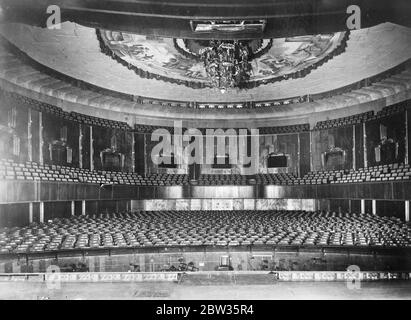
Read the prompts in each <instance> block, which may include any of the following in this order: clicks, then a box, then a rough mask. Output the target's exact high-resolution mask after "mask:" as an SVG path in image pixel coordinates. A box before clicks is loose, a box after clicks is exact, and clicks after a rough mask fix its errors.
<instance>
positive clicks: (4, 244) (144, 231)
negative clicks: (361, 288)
mask: <svg viewBox="0 0 411 320" xmlns="http://www.w3.org/2000/svg"><path fill="white" fill-rule="evenodd" d="M410 235H411V227H410V226H409V225H407V224H405V223H402V222H401V221H400V220H399V219H396V218H392V217H391V218H388V217H378V216H374V215H368V214H349V213H334V212H305V211H260V212H256V211H179V212H178V211H155V212H154V211H153V212H148V211H147V212H146V211H141V212H124V213H115V214H107V213H106V214H99V215H97V216H75V217H72V218H70V219H54V220H53V221H52V222H48V223H44V224H37V223H33V224H30V225H29V226H26V227H22V228H11V229H8V228H5V229H2V230H0V252H1V253H5V254H7V253H38V252H45V251H46V252H47V251H57V250H74V249H93V248H100V249H101V248H102V249H104V248H133V247H134V248H139V247H167V246H176V247H178V246H181V247H184V246H203V245H204V246H240V245H242V246H250V245H253V246H257V245H272V246H284V245H293V246H386V247H409V246H411V237H410Z"/></svg>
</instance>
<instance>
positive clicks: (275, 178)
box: [0, 159, 411, 186]
mask: <svg viewBox="0 0 411 320" xmlns="http://www.w3.org/2000/svg"><path fill="white" fill-rule="evenodd" d="M0 180H28V181H57V182H76V183H96V184H120V185H136V186H174V185H189V184H190V178H189V176H188V175H187V174H166V173H164V174H150V175H148V176H142V175H139V174H137V173H132V172H117V171H91V170H89V169H80V168H76V167H67V166H59V165H48V164H43V165H42V164H38V163H35V162H26V163H17V162H14V161H12V160H7V159H0ZM402 180H411V167H410V165H405V164H398V163H394V164H390V165H380V166H374V167H368V168H360V169H358V170H354V169H350V170H334V171H312V172H309V173H307V174H306V175H305V176H303V177H301V178H299V177H297V175H296V174H294V173H271V174H263V173H259V174H256V175H252V176H244V175H241V174H201V175H200V176H199V178H198V180H197V184H198V185H203V186H214V185H250V184H259V185H307V184H308V185H315V184H337V183H364V182H384V181H402Z"/></svg>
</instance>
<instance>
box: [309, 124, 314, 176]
mask: <svg viewBox="0 0 411 320" xmlns="http://www.w3.org/2000/svg"><path fill="white" fill-rule="evenodd" d="M313 169H314V166H313V132H312V131H311V130H310V171H313Z"/></svg>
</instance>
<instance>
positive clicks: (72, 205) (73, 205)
mask: <svg viewBox="0 0 411 320" xmlns="http://www.w3.org/2000/svg"><path fill="white" fill-rule="evenodd" d="M71 215H72V216H75V215H76V203H75V202H74V201H71Z"/></svg>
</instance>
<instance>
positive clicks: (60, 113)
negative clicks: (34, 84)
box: [4, 91, 131, 130]
mask: <svg viewBox="0 0 411 320" xmlns="http://www.w3.org/2000/svg"><path fill="white" fill-rule="evenodd" d="M4 95H6V96H9V97H11V98H12V99H14V100H16V101H20V102H22V103H25V104H27V105H28V106H29V107H30V108H31V109H33V110H36V111H39V112H46V113H50V114H53V115H55V116H56V117H59V118H62V119H64V120H68V121H74V122H79V123H82V124H86V125H91V126H100V127H108V128H112V129H121V130H130V129H131V128H130V126H129V125H128V124H127V123H126V122H121V121H114V120H108V119H103V118H98V117H93V116H89V115H85V114H81V113H77V112H66V111H64V110H63V109H61V108H59V107H56V106H53V105H50V104H47V103H44V102H40V101H38V100H34V99H30V98H28V97H25V96H21V95H19V94H17V93H14V92H7V91H4Z"/></svg>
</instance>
